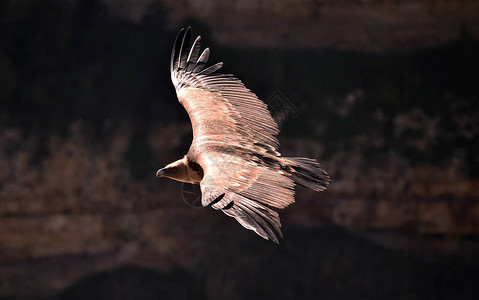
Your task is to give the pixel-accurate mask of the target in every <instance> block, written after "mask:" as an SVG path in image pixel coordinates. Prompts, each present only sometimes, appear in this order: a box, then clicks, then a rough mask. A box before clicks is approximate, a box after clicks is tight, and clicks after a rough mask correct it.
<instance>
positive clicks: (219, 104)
mask: <svg viewBox="0 0 479 300" xmlns="http://www.w3.org/2000/svg"><path fill="white" fill-rule="evenodd" d="M189 35H190V33H189V28H188V29H187V30H186V32H184V31H181V32H180V34H179V35H178V37H177V42H176V45H175V47H174V49H173V52H172V56H171V79H172V81H173V84H174V86H175V88H176V92H177V96H178V100H179V102H180V103H181V104H182V105H183V106H184V107H185V109H186V111H187V112H188V115H189V117H190V120H191V124H192V127H193V142H192V145H191V148H190V151H189V152H188V157H189V159H191V160H193V161H195V162H197V163H198V164H199V165H200V166H201V167H202V168H203V171H204V176H203V179H202V181H201V183H200V186H201V191H202V204H203V205H204V206H207V205H211V206H212V207H213V208H215V209H221V210H223V212H224V213H225V214H227V215H229V216H232V217H234V218H235V219H236V220H237V221H238V222H239V223H240V224H241V225H243V226H244V227H245V228H248V229H251V230H254V231H255V232H256V233H257V234H258V235H260V236H262V237H263V238H265V239H271V240H273V241H275V242H278V237H282V234H281V230H280V227H281V223H280V221H279V216H278V213H277V212H275V211H274V210H272V209H271V208H270V207H276V208H284V207H286V206H287V205H289V204H291V203H293V202H294V182H293V181H292V180H291V179H290V178H289V177H287V176H285V174H284V173H283V172H282V171H281V167H280V161H279V156H280V154H279V152H278V151H277V149H278V140H277V138H276V135H277V134H278V132H279V130H278V126H277V124H276V123H275V122H274V120H273V118H272V117H271V114H270V113H269V111H268V109H267V106H266V104H265V103H264V102H262V101H261V100H259V99H258V97H257V96H256V95H255V94H254V93H253V92H251V91H250V90H249V89H247V88H246V87H245V86H244V84H243V83H242V82H241V81H240V80H239V79H237V78H235V77H233V76H232V75H225V74H211V73H213V72H214V71H216V70H218V69H219V68H220V67H221V65H222V64H221V63H219V64H216V65H214V66H212V67H210V68H207V69H205V70H203V71H201V70H202V69H203V67H204V65H205V63H206V61H207V58H208V57H209V50H208V49H206V50H205V51H204V52H203V54H202V55H200V57H199V58H197V57H198V53H199V51H200V49H199V38H198V39H196V41H195V43H194V44H193V47H192V50H191V51H190V53H189V54H188V55H187V54H186V53H184V51H186V50H187V49H188V46H187V45H186V44H185V43H188V38H189ZM259 157H268V158H269V163H268V164H266V163H264V162H263V161H262V160H261V159H260V158H259Z"/></svg>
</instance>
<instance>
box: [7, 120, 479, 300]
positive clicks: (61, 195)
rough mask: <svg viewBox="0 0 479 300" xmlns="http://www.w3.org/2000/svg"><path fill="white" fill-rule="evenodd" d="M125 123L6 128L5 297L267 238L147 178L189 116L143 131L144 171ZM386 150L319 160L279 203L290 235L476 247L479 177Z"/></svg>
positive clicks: (312, 149)
mask: <svg viewBox="0 0 479 300" xmlns="http://www.w3.org/2000/svg"><path fill="white" fill-rule="evenodd" d="M132 132H133V131H132V129H131V127H130V125H128V124H124V125H122V126H119V128H118V129H117V130H115V131H114V133H113V134H112V135H111V136H110V137H109V138H108V139H107V140H103V141H101V142H100V141H95V140H93V139H92V138H91V137H89V136H88V135H87V134H85V132H84V130H83V125H82V122H75V123H74V124H72V126H71V127H70V129H69V133H68V135H67V136H58V135H56V134H52V135H49V136H46V137H45V138H44V139H38V138H37V137H35V136H33V135H32V136H29V135H24V134H22V133H21V131H19V130H15V129H4V130H2V132H1V137H0V155H1V157H0V162H1V164H2V165H1V168H0V170H1V171H0V178H1V183H2V184H1V188H0V199H1V201H0V249H1V251H0V266H1V272H0V296H11V295H17V296H31V295H48V294H52V293H55V292H57V291H60V290H63V289H65V288H66V287H68V286H69V285H70V284H71V283H72V282H74V281H76V280H78V279H80V278H82V277H83V276H85V275H86V274H90V273H92V272H98V271H102V270H108V269H112V268H115V267H117V266H122V265H124V264H135V265H139V266H148V268H154V269H157V270H170V269H172V268H182V269H186V270H190V269H192V268H194V267H195V266H197V265H198V264H200V263H202V262H204V261H205V259H207V258H208V257H209V255H210V254H209V253H211V252H212V251H215V250H214V249H216V247H222V246H220V245H222V244H223V243H225V242H227V241H228V240H229V241H230V242H232V241H231V239H232V238H233V239H234V240H237V241H238V242H240V243H241V241H243V242H245V243H249V242H248V241H250V240H251V241H253V239H255V238H256V240H255V241H254V242H255V243H265V242H263V241H261V240H260V239H259V238H257V237H256V236H254V234H253V233H251V232H247V231H246V230H243V229H242V228H241V226H239V225H238V224H236V222H235V221H234V220H230V219H229V218H227V217H226V216H224V215H223V214H221V213H219V212H217V211H213V210H211V209H198V208H195V207H191V206H190V205H188V204H187V203H185V201H184V200H185V199H184V198H183V196H182V190H181V188H182V185H181V184H179V183H176V182H173V181H169V180H166V179H165V180H157V179H155V178H154V173H155V169H156V168H157V167H160V166H162V165H164V164H166V163H167V162H169V161H171V160H173V159H176V157H177V156H178V153H177V149H178V147H181V144H183V143H184V142H185V141H184V139H188V134H189V133H190V128H189V124H187V123H185V124H182V123H180V124H171V125H168V126H155V127H154V128H153V129H152V130H151V131H149V132H148V134H147V135H146V140H147V143H148V144H149V145H150V147H151V149H152V151H153V153H154V157H155V161H154V162H153V163H152V165H151V166H150V171H149V174H150V175H151V176H149V177H148V178H147V179H142V180H135V179H134V178H132V175H131V174H132V173H131V172H132V170H131V168H130V166H129V162H128V160H127V159H126V157H128V155H127V153H128V152H129V151H131V147H135V145H133V144H132V142H134V141H135V139H134V138H133V136H132ZM41 147H45V149H43V150H42V151H44V154H43V155H42V156H41V157H42V158H41V159H38V151H39V149H40V148H41ZM282 149H283V153H284V154H285V155H305V156H309V157H321V153H322V149H323V147H322V146H321V144H320V143H318V142H315V141H312V140H309V141H308V140H303V139H293V138H283V139H282ZM36 157H37V158H36ZM387 157H388V158H387V162H386V163H384V164H382V165H380V166H368V167H364V165H365V164H367V161H366V160H365V158H364V157H362V156H361V155H359V154H358V153H355V152H354V151H349V152H341V153H336V154H335V155H333V156H332V157H331V158H330V159H327V160H322V163H323V166H324V167H325V168H326V169H327V170H328V171H329V173H330V174H331V176H332V178H333V184H332V186H331V188H330V189H329V190H328V191H326V192H323V193H314V192H312V191H309V190H305V189H301V188H299V189H298V193H297V196H296V199H297V203H296V204H294V205H293V206H291V207H289V208H287V209H285V210H284V211H282V212H281V216H282V223H283V226H284V229H285V230H286V233H288V231H290V230H291V229H294V228H300V229H301V230H302V231H304V230H308V229H315V228H321V227H324V226H331V225H335V226H340V227H343V228H348V229H350V230H352V231H353V232H357V233H358V234H359V235H360V236H362V237H363V238H364V237H365V238H367V239H369V240H371V241H373V242H374V243H378V244H381V245H383V246H386V247H387V248H393V249H403V250H407V251H413V252H416V253H422V254H423V255H428V256H430V255H438V254H439V255H449V256H450V255H452V256H453V257H454V256H458V255H466V256H468V255H474V253H477V251H479V247H478V246H477V243H472V244H471V243H470V242H469V243H467V242H464V241H463V237H468V236H477V235H479V203H478V198H479V194H478V190H477V188H476V187H477V185H478V183H479V182H478V180H477V179H470V178H466V177H464V176H463V175H461V174H460V173H458V172H457V170H455V169H454V168H453V167H450V168H449V169H443V168H440V167H436V166H428V165H419V166H415V167H411V166H410V165H409V163H408V162H407V161H406V160H405V159H404V158H401V157H399V156H397V155H395V154H394V153H390V154H389V155H388V156H387ZM395 232H396V234H395ZM438 237H440V238H439V239H438ZM291 238H293V237H291ZM286 239H288V236H286ZM200 249H201V250H200ZM38 274H42V276H38ZM26 283H28V288H25V284H26Z"/></svg>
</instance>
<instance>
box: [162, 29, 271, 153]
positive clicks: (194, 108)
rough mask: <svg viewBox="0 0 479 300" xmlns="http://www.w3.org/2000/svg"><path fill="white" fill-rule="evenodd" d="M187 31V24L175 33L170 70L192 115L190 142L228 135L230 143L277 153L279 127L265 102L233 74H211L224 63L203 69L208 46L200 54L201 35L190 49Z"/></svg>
mask: <svg viewBox="0 0 479 300" xmlns="http://www.w3.org/2000/svg"><path fill="white" fill-rule="evenodd" d="M190 35H191V33H190V29H189V28H188V29H187V30H186V32H185V31H184V30H183V29H182V30H181V31H180V33H179V34H178V36H177V38H176V42H175V47H174V49H173V52H172V54H171V66H170V71H171V80H172V81H173V84H174V86H175V88H176V93H177V96H178V100H179V101H180V103H181V104H182V105H183V106H184V107H185V109H186V111H187V112H188V115H189V116H190V119H191V123H192V126H193V138H194V140H193V143H194V142H200V141H205V140H207V141H210V142H211V141H215V139H216V138H218V137H219V138H221V141H223V139H224V138H225V137H227V138H228V139H229V142H230V143H233V144H235V143H236V144H245V143H248V144H250V145H256V146H257V147H261V148H264V149H265V150H266V151H270V152H271V153H276V150H277V149H278V140H277V138H276V135H277V134H278V133H279V130H278V125H277V124H276V123H275V121H274V120H273V118H272V117H271V114H270V113H269V111H268V107H267V105H266V104H265V103H264V102H263V101H261V100H259V99H258V97H257V96H256V95H255V94H254V93H253V92H251V91H250V90H249V89H247V88H246V87H245V86H244V85H243V83H242V82H241V81H240V80H239V79H237V78H235V77H234V76H233V75H229V74H212V73H213V72H215V71H217V70H218V69H220V68H221V67H222V65H223V63H221V62H220V63H217V64H215V65H213V66H211V67H208V68H206V69H203V68H204V66H205V64H206V62H207V60H208V58H209V53H210V50H209V48H206V49H205V50H204V51H203V52H202V53H201V55H199V53H200V41H201V37H198V38H196V40H195V42H194V43H193V45H192V47H191V50H190V47H189V46H188V44H189V38H190ZM198 55H199V56H198Z"/></svg>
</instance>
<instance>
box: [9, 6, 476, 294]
mask: <svg viewBox="0 0 479 300" xmlns="http://www.w3.org/2000/svg"><path fill="white" fill-rule="evenodd" d="M478 16H479V4H478V3H476V2H475V1H457V2H456V1H441V0H438V1H388V0H384V1H340V2H337V1H310V2H309V1H299V0H295V1H262V2H258V3H256V2H253V1H251V2H250V1H244V0H243V1H211V2H194V1H182V2H175V1H168V0H165V1H147V0H145V1H114V0H109V1H105V2H102V1H99V0H76V1H54V0H44V1H20V0H18V1H13V0H10V1H2V2H0V22H1V26H0V37H1V41H2V42H1V45H0V299H191V298H199V299H202V298H205V299H244V298H250V299H251V298H252V299H255V298H260V297H261V298H273V297H274V298H279V299H283V298H284V299H293V298H297V299H471V298H473V297H474V296H475V295H477V294H478V293H479V288H478V287H479V285H478V284H477V283H478V282H479V261H478V254H479V201H478V200H479V188H478V187H479V168H478V163H479V141H478V132H479V93H478V92H479V88H478V82H479V75H478V67H479V43H478V41H477V37H478V34H479V17H478ZM188 25H191V26H192V30H193V36H196V35H201V36H202V38H203V44H204V45H205V46H209V47H210V48H211V50H212V55H211V58H210V62H211V63H215V62H217V61H223V62H224V67H223V72H225V73H233V74H235V75H236V76H237V77H238V78H240V79H241V80H242V81H243V82H244V83H245V85H246V86H247V87H248V88H250V89H251V90H252V91H254V92H255V93H256V94H257V95H258V96H259V98H261V99H263V100H265V101H266V102H268V103H269V104H270V108H271V109H272V111H273V113H275V117H277V118H278V119H280V120H281V130H282V133H281V135H280V141H281V144H282V146H281V152H282V153H283V154H284V155H288V156H298V155H301V156H308V157H314V158H316V159H318V160H319V161H320V162H321V163H322V165H323V167H324V168H325V169H326V170H327V171H328V173H329V174H330V175H331V177H332V180H333V183H332V185H331V187H330V189H328V190H327V191H326V192H322V193H314V192H311V191H308V190H305V189H302V188H298V191H297V195H296V201H297V203H296V204H294V205H293V206H291V207H288V208H287V209H285V210H284V211H282V212H281V217H282V224H283V230H284V235H285V238H284V239H283V240H281V243H280V245H275V244H273V243H271V242H267V241H264V240H262V239H261V238H260V237H258V236H256V235H255V234H254V233H252V232H250V231H247V230H245V229H243V228H242V227H241V226H240V225H239V224H237V223H236V222H235V221H234V220H233V219H230V218H228V217H226V216H225V215H223V214H222V213H220V212H217V211H213V210H211V209H199V208H197V207H196V205H191V201H189V200H188V197H185V191H187V190H189V187H187V186H184V185H182V184H180V183H177V182H173V181H169V180H157V179H155V178H154V174H155V172H156V170H157V169H158V168H160V167H163V166H164V165H166V164H167V163H169V162H171V161H173V160H175V159H178V158H180V157H181V156H183V155H184V153H186V151H187V150H188V147H189V144H190V141H191V128H190V124H189V121H188V116H187V115H186V113H185V112H184V110H183V108H182V107H181V105H179V103H178V102H177V99H176V95H175V91H174V89H173V86H172V84H171V81H170V77H169V58H170V50H171V47H172V45H173V41H174V38H175V36H176V34H177V32H178V30H179V29H180V28H181V27H184V26H188ZM277 101H280V102H281V103H282V104H285V105H284V106H285V107H286V108H288V109H289V110H287V111H279V112H278V109H277V108H276V109H275V106H274V103H277ZM281 113H284V114H283V115H281Z"/></svg>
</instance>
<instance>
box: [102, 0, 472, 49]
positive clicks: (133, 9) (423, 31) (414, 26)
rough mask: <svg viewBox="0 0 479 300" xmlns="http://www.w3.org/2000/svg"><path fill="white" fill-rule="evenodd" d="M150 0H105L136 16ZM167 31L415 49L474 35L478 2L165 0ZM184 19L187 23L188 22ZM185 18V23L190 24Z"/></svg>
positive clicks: (238, 39) (283, 44) (262, 43)
mask: <svg viewBox="0 0 479 300" xmlns="http://www.w3.org/2000/svg"><path fill="white" fill-rule="evenodd" d="M152 2H154V1H151V0H144V1H117V0H106V1H105V3H107V4H108V5H109V7H110V8H111V9H112V11H113V12H115V13H117V14H119V15H123V16H125V17H127V18H130V19H133V20H137V21H138V20H140V19H141V17H142V16H143V14H144V12H145V11H146V10H147V8H148V5H150V4H151V3H152ZM159 3H161V4H163V5H165V6H166V8H167V11H168V16H169V20H170V21H169V24H170V26H171V29H175V30H176V28H178V27H179V26H180V25H181V24H184V23H186V24H187V25H188V24H190V25H191V22H192V19H193V20H198V21H200V22H201V23H203V24H207V25H208V27H209V28H210V30H211V34H212V36H213V38H214V39H215V40H216V41H218V42H220V43H221V44H224V45H229V46H236V47H238V46H239V47H271V48H279V47H280V48H292V49H296V48H335V49H345V50H362V51H384V50H393V49H394V50H397V49H414V48H418V47H425V46H433V45H438V44H442V43H446V42H450V41H453V40H456V39H457V38H458V37H460V36H461V35H464V34H467V35H470V36H471V37H475V38H477V37H478V36H479V20H478V18H477V16H478V15H479V4H478V3H477V1H474V0H465V1H447V0H445V1H428V0H421V1H394V0H377V1H375V0H365V1H334V0H332V1H330V0H316V1H314V0H311V1H308V0H286V1H275V0H266V1H249V0H227V1H221V0H218V1H195V0H191V1H190V0H185V1H175V0H163V1H159ZM188 20H189V21H188ZM188 22H189V23H188Z"/></svg>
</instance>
